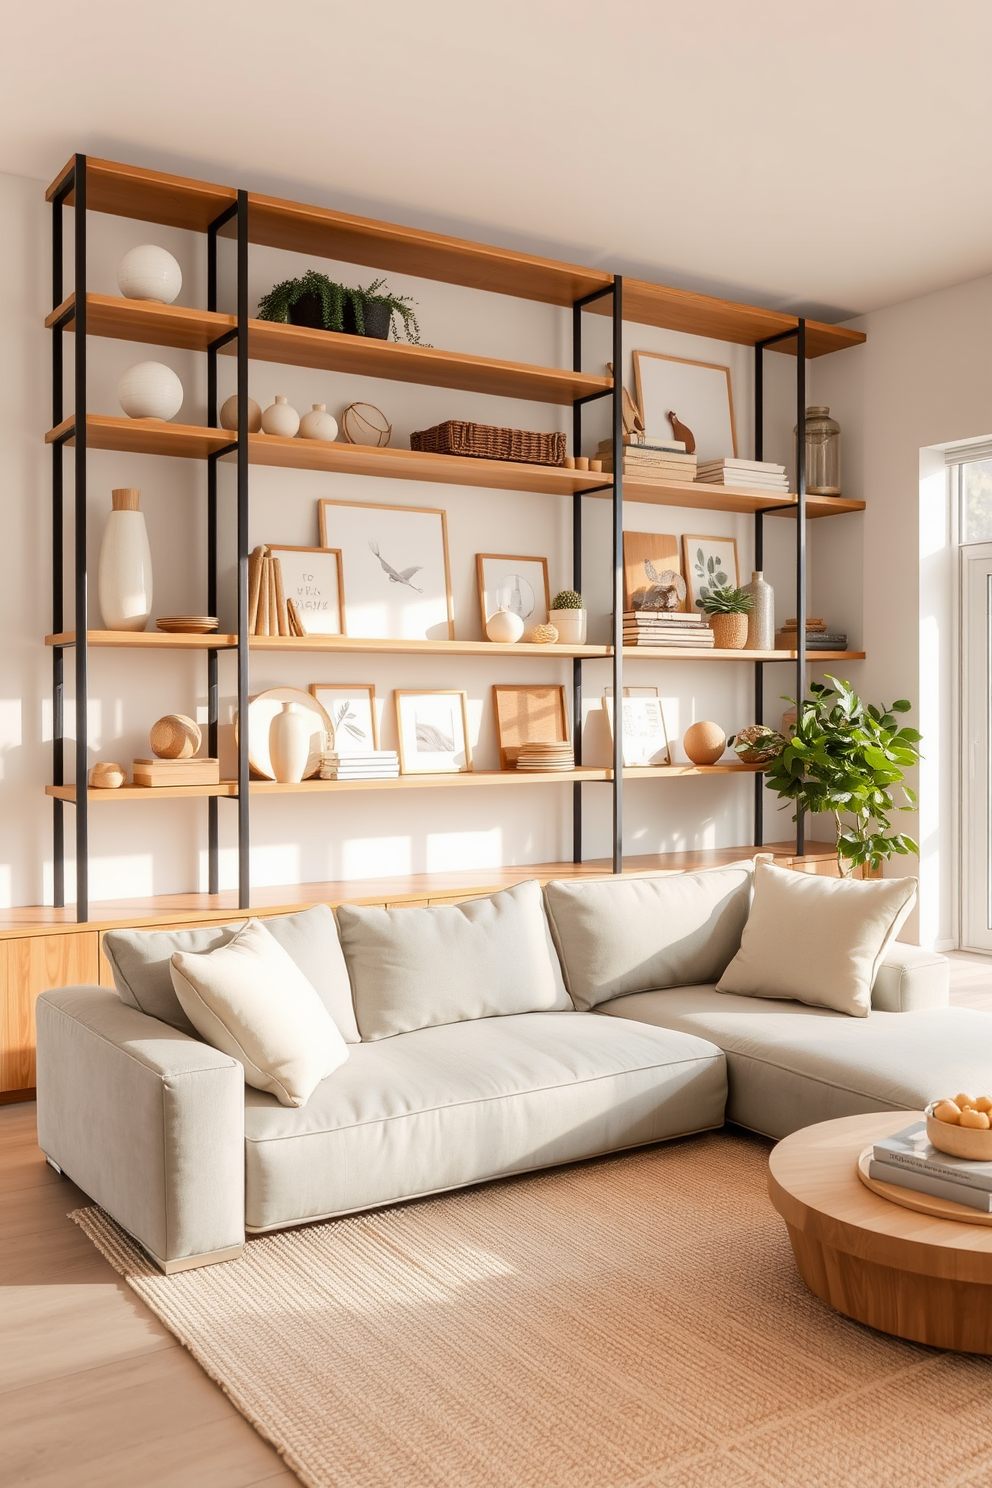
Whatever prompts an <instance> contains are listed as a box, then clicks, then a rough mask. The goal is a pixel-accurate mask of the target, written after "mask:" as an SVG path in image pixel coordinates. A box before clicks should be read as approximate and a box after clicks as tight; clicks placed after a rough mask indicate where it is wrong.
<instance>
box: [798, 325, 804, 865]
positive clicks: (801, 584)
mask: <svg viewBox="0 0 992 1488" xmlns="http://www.w3.org/2000/svg"><path fill="white" fill-rule="evenodd" d="M796 501H797V505H796V722H797V723H798V721H799V711H800V710H801V708H802V705H803V698H804V697H805V696H806V321H805V319H803V317H802V316H800V318H799V323H798V325H797V326H796ZM805 851H806V818H805V815H804V813H803V812H802V811H799V810H797V812H796V857H801V856H802V854H803V853H804V852H805Z"/></svg>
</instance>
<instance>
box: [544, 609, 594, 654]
mask: <svg viewBox="0 0 992 1488" xmlns="http://www.w3.org/2000/svg"><path fill="white" fill-rule="evenodd" d="M586 618H587V612H586V611H585V610H552V611H551V620H552V623H553V624H554V626H555V627H556V629H557V631H558V642H557V644H558V645H559V646H584V645H585V643H586Z"/></svg>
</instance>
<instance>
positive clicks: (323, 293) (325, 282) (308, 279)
mask: <svg viewBox="0 0 992 1488" xmlns="http://www.w3.org/2000/svg"><path fill="white" fill-rule="evenodd" d="M385 283H386V281H385V279H376V280H374V281H373V282H372V283H371V284H370V285H369V286H368V287H367V288H366V289H362V287H361V285H359V287H358V288H357V289H351V288H349V287H348V286H347V285H346V284H337V283H335V281H334V280H333V279H328V277H327V275H326V274H318V273H317V272H316V271H315V270H314V269H309V270H308V271H307V273H305V274H304V275H303V278H302V279H284V280H283V281H282V283H281V284H277V285H276V286H275V287H274V288H273V289H270V290H269V292H268V294H267V295H263V296H262V298H261V299H260V300H259V302H258V318H259V320H276V321H283V322H285V321H288V320H289V312H290V310H291V309H292V307H293V306H294V305H295V304H297V302H298V301H299V300H303V299H306V298H307V296H308V295H313V296H314V297H315V298H316V299H317V300H318V301H319V303H320V306H321V315H322V319H323V322H324V330H325V331H343V330H344V328H345V323H344V322H345V306H348V308H349V309H350V310H351V313H352V316H353V317H354V321H355V327H356V330H357V331H358V334H359V335H360V336H364V335H365V316H366V312H367V310H369V309H370V308H371V307H372V306H373V305H379V306H382V307H383V309H386V310H388V311H389V323H390V328H391V329H392V332H393V340H394V341H398V340H399V339H400V335H399V329H398V327H397V324H396V321H397V318H398V319H399V320H401V321H402V322H403V330H404V333H405V335H406V339H407V340H408V341H410V342H412V343H413V345H414V346H423V345H424V344H425V343H424V342H422V341H421V339H420V326H419V325H418V323H417V317H416V315H415V314H414V312H413V308H412V307H413V305H414V301H413V299H412V298H411V297H410V295H392V294H389V293H388V292H387V293H386V294H380V292H379V291H380V290H381V289H382V288H383V287H384V285H385Z"/></svg>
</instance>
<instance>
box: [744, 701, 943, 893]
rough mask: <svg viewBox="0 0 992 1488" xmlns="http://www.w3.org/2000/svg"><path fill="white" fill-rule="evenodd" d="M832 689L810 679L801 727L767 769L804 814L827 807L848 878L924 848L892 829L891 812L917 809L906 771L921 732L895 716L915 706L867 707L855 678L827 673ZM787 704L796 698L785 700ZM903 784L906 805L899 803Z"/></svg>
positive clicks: (773, 784) (915, 758)
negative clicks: (856, 689) (895, 794)
mask: <svg viewBox="0 0 992 1488" xmlns="http://www.w3.org/2000/svg"><path fill="white" fill-rule="evenodd" d="M827 680H828V681H829V682H832V683H833V684H834V685H833V687H826V686H825V685H824V684H823V683H822V682H811V683H810V688H809V690H810V696H809V697H808V698H804V699H803V701H802V704H801V706H800V707H799V708H798V709H797V722H796V730H795V733H794V735H793V736H792V738H791V739H790V740H789V742H788V743H787V744H786V746H785V748H784V749H783V750H782V753H781V754H780V755H779V756H778V758H777V759H776V760H774V761H773V762H772V764H770V765H769V767H768V769H767V770H766V772H765V783H766V785H767V787H768V789H769V790H771V791H774V793H775V794H776V795H777V796H780V797H782V798H783V801H793V802H795V806H796V811H795V813H794V815H793V821H796V820H797V819H798V815H799V812H800V811H812V812H822V811H829V812H831V814H832V815H833V818H834V821H835V822H836V825H837V866H838V868H839V869H840V871H841V873H842V874H843V875H844V876H845V877H849V876H850V874H851V872H852V870H853V869H854V868H856V867H859V866H860V865H862V864H867V865H868V867H869V868H871V869H878V868H880V867H881V865H882V863H883V862H884V861H885V859H886V858H890V857H891V856H892V855H893V854H894V853H899V854H906V853H916V852H919V848H918V847H917V845H916V843H915V842H914V840H913V838H912V837H907V836H906V835H905V833H902V832H894V831H893V830H892V823H891V821H890V814H891V813H892V812H893V811H913V810H914V809H915V806H916V796H915V794H914V792H913V791H912V790H910V788H909V786H908V785H905V784H904V783H903V771H904V770H905V769H909V768H911V767H912V766H913V765H915V764H917V763H918V762H919V759H920V751H919V750H918V749H917V747H916V746H917V744H918V742H919V740H920V737H921V736H920V734H919V733H917V731H916V729H914V728H901V727H900V726H899V720H898V718H897V717H896V715H897V714H899V713H908V712H909V710H910V708H911V707H912V704H911V703H909V702H908V701H907V700H906V699H905V698H899V699H897V700H896V702H894V703H891V704H890V705H889V706H888V707H885V706H883V707H881V708H876V707H874V706H872V705H871V704H868V705H867V706H866V705H865V704H864V703H863V702H862V701H861V699H860V698H859V697H858V695H857V693H856V692H854V691H853V689H852V688H851V685H850V683H848V682H840V681H838V679H837V678H836V677H828V678H827ZM786 701H787V702H794V701H795V700H794V699H793V698H787V699H786ZM896 787H898V788H899V790H900V791H901V792H902V795H903V798H904V801H905V804H904V805H899V806H897V805H896V803H895V800H894V798H893V790H894V789H895V788H896Z"/></svg>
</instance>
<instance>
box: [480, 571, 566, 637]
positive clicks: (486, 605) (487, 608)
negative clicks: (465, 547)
mask: <svg viewBox="0 0 992 1488" xmlns="http://www.w3.org/2000/svg"><path fill="white" fill-rule="evenodd" d="M475 571H476V578H477V580H478V585H479V614H480V616H481V618H482V629H483V630H485V628H486V625H487V623H488V621H489V620H490V619H491V618H492V616H493V615H495V613H496V612H497V610H499V609H500V608H501V607H502V606H503V605H505V606H506V608H507V609H510V610H513V612H514V613H515V614H517V615H519V616H520V618H521V620H522V621H523V622H524V625H525V626H526V627H527V629H528V630H529V629H531V627H533V626H535V625H545V624H547V620H548V616H549V614H550V613H551V585H550V583H549V581H548V560H547V558H537V557H533V558H527V557H523V556H521V555H519V554H514V553H476V555H475ZM514 580H517V581H519V582H518V583H514V582H513V581H514ZM542 605H543V607H542Z"/></svg>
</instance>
